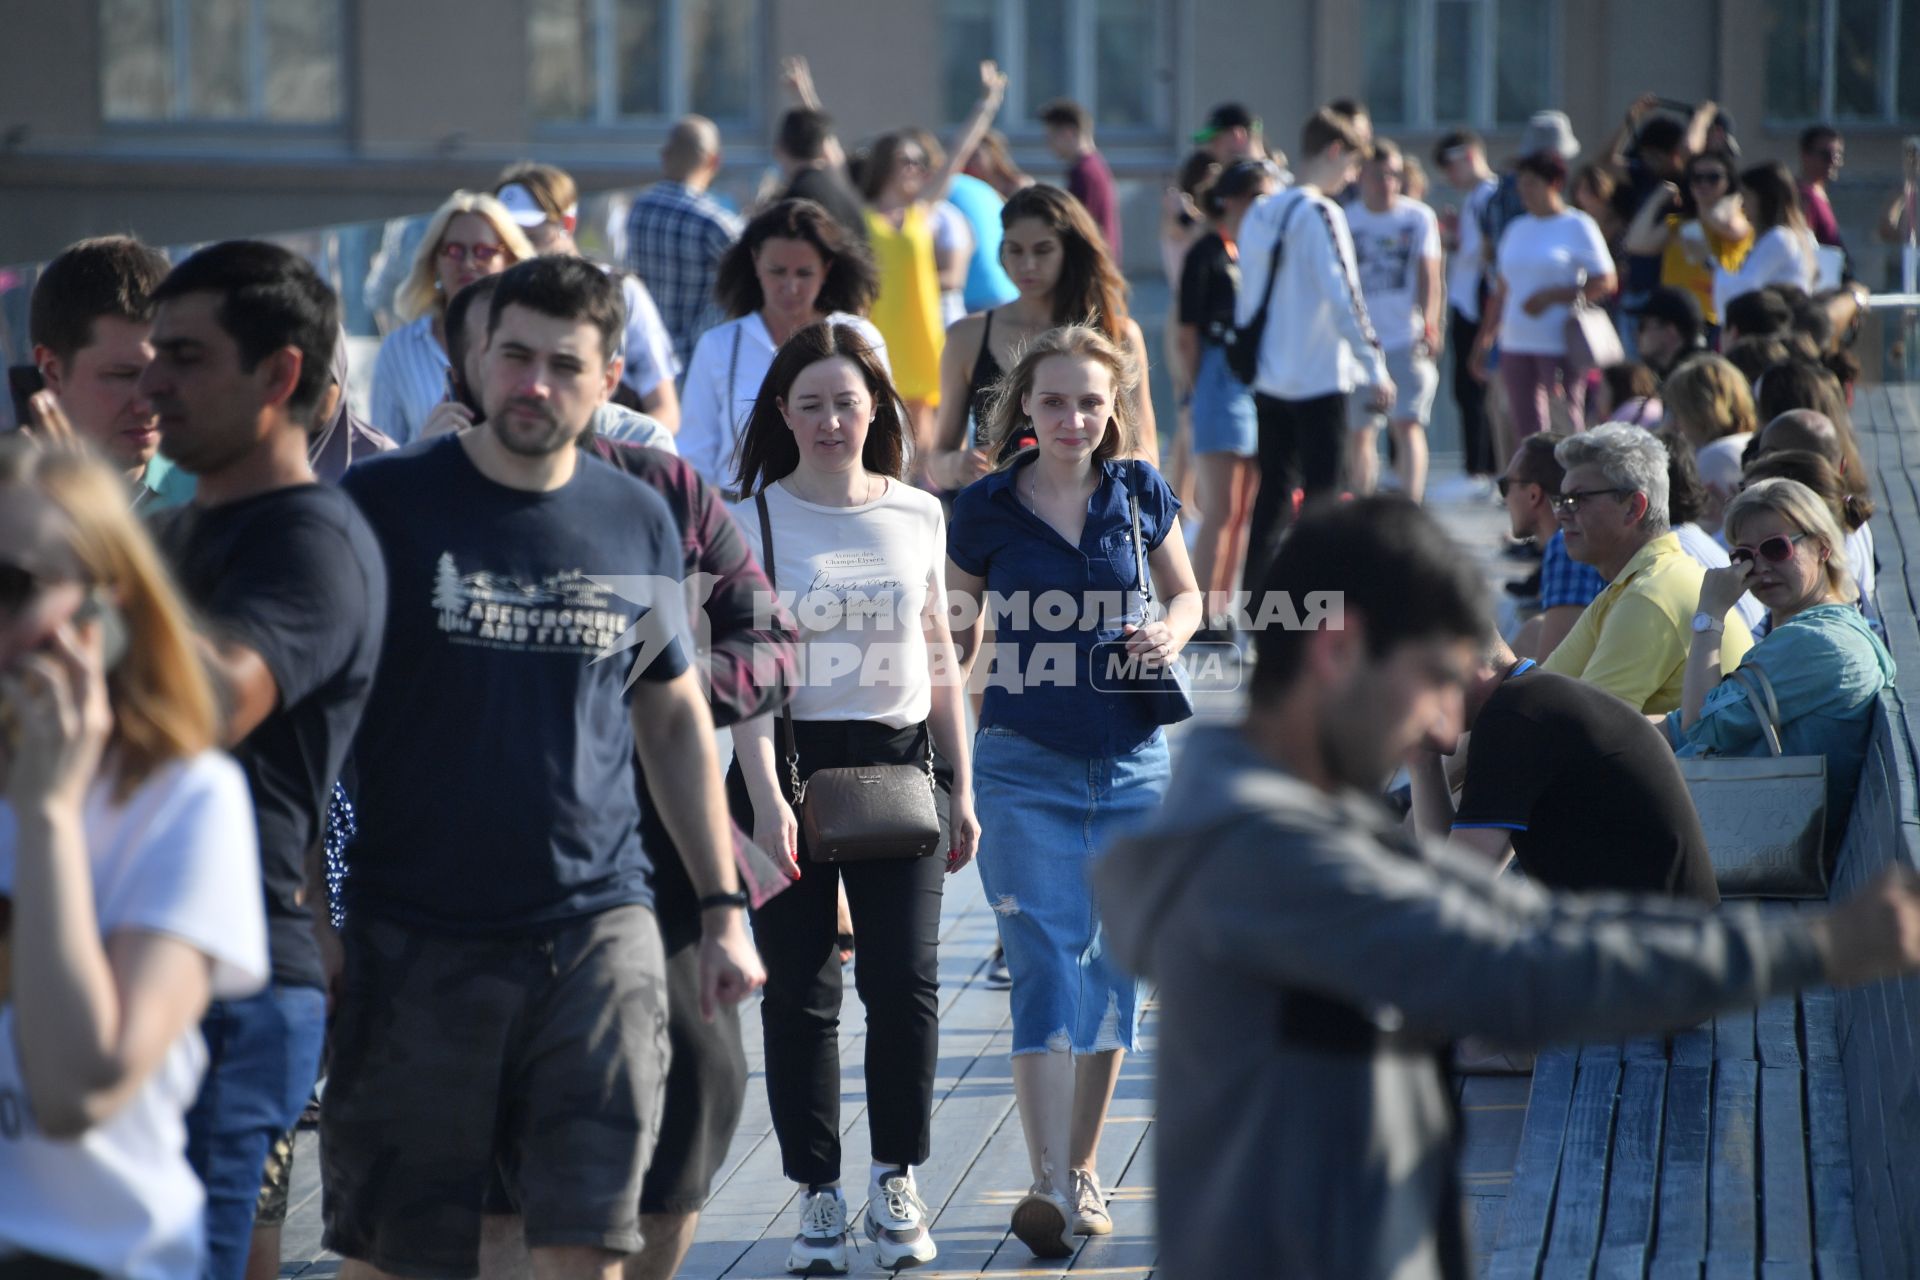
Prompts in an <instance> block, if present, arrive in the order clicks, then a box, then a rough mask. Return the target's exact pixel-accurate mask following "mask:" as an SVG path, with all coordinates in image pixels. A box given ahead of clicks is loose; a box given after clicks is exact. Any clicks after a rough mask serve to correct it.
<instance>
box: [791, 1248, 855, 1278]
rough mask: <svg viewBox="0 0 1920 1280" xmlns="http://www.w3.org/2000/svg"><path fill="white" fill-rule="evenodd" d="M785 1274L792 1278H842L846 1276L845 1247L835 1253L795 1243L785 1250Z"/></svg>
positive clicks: (830, 1250) (826, 1249)
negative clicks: (792, 1276)
mask: <svg viewBox="0 0 1920 1280" xmlns="http://www.w3.org/2000/svg"><path fill="white" fill-rule="evenodd" d="M787 1274H788V1275H794V1276H843V1275H845V1274H847V1247H846V1245H845V1244H842V1245H841V1246H840V1247H839V1249H838V1250H837V1251H835V1250H832V1249H828V1248H824V1247H815V1246H812V1245H804V1246H803V1245H801V1244H800V1243H799V1242H798V1241H796V1242H795V1243H794V1245H793V1247H792V1248H791V1249H789V1250H787Z"/></svg>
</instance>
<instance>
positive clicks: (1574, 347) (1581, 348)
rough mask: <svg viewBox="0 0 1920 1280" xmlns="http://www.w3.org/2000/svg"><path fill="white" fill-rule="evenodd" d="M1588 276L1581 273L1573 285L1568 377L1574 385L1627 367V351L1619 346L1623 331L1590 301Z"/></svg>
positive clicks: (1568, 311)
mask: <svg viewBox="0 0 1920 1280" xmlns="http://www.w3.org/2000/svg"><path fill="white" fill-rule="evenodd" d="M1586 288H1587V273H1586V272H1584V271H1582V272H1581V273H1580V276H1579V279H1578V280H1577V281H1576V283H1575V285H1574V289H1575V293H1574V298H1573V305H1572V306H1571V307H1569V308H1568V310H1567V377H1568V379H1569V380H1571V381H1573V382H1578V381H1580V380H1581V379H1583V378H1585V377H1586V376H1587V375H1588V374H1589V373H1592V372H1593V371H1594V370H1595V369H1611V368H1613V367H1614V366H1615V365H1617V364H1624V363H1626V359H1627V351H1626V348H1625V347H1623V346H1621V345H1620V331H1619V330H1618V329H1616V328H1614V327H1613V317H1612V316H1610V315H1608V314H1607V312H1606V308H1604V307H1596V306H1594V305H1593V303H1591V302H1589V301H1587V295H1586Z"/></svg>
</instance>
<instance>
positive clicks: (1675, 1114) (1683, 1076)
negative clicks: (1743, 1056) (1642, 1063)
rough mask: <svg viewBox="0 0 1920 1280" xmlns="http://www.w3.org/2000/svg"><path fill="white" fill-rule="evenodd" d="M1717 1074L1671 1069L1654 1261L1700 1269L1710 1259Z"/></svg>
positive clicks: (1706, 1069)
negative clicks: (1709, 1200) (1711, 1139)
mask: <svg viewBox="0 0 1920 1280" xmlns="http://www.w3.org/2000/svg"><path fill="white" fill-rule="evenodd" d="M1712 1106H1713V1070H1712V1068H1710V1067H1693V1066H1681V1065H1679V1064H1677V1063H1676V1064H1675V1065H1674V1066H1672V1067H1669V1068H1668V1069H1667V1108H1666V1114H1665V1117H1664V1118H1663V1120H1662V1126H1661V1140H1660V1197H1659V1202H1660V1214H1659V1234H1658V1236H1657V1238H1656V1240H1655V1247H1654V1261H1655V1263H1656V1264H1661V1263H1679V1264H1688V1265H1691V1266H1693V1267H1695V1268H1696V1273H1697V1269H1698V1267H1699V1265H1700V1260H1701V1259H1702V1258H1704V1257H1706V1256H1707V1148H1708V1139H1709V1136H1710V1133H1711V1129H1712V1124H1711V1114H1712Z"/></svg>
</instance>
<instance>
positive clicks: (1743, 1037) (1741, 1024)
mask: <svg viewBox="0 0 1920 1280" xmlns="http://www.w3.org/2000/svg"><path fill="white" fill-rule="evenodd" d="M1753 1022H1754V1019H1753V1010H1751V1009H1736V1010H1734V1011H1732V1012H1730V1013H1723V1014H1721V1015H1720V1016H1719V1017H1717V1018H1715V1019H1714V1020H1713V1057H1714V1061H1716V1062H1752V1061H1753V1060H1754V1056H1753V1054H1754V1035H1753Z"/></svg>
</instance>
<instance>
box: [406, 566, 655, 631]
mask: <svg viewBox="0 0 1920 1280" xmlns="http://www.w3.org/2000/svg"><path fill="white" fill-rule="evenodd" d="M461 568H462V566H461V565H460V564H459V563H457V562H456V561H455V560H454V558H453V553H452V552H451V551H443V552H441V553H440V558H439V560H437V561H436V562H435V563H434V571H433V597H432V600H431V602H430V607H431V608H432V609H433V611H434V612H435V613H436V614H437V615H438V624H439V627H440V630H442V631H444V632H446V633H447V639H448V640H449V641H450V642H451V643H453V644H471V645H479V646H482V647H485V648H490V649H510V650H515V651H519V652H526V653H587V654H593V655H596V656H597V655H599V654H602V653H604V652H606V651H607V650H608V649H610V648H611V647H612V646H613V645H614V643H615V642H616V641H618V640H619V639H620V637H621V636H622V635H623V634H624V633H625V632H626V630H627V628H628V627H629V626H631V625H632V624H633V622H634V616H633V615H632V614H630V613H628V612H627V611H626V610H625V609H624V608H622V607H621V603H622V602H621V601H620V598H619V596H618V595H617V594H616V593H615V592H614V591H612V590H610V589H609V588H608V587H606V586H604V585H602V584H601V583H600V582H596V581H595V580H594V579H592V578H590V577H588V576H587V574H586V572H585V571H583V570H580V569H567V570H564V571H562V572H560V573H552V574H548V575H546V576H545V577H543V578H541V579H540V580H539V581H538V582H535V583H526V582H521V581H519V580H518V579H515V578H513V577H511V576H509V575H507V574H503V573H495V572H493V571H491V570H487V569H475V570H473V571H472V572H468V573H462V572H461Z"/></svg>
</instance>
